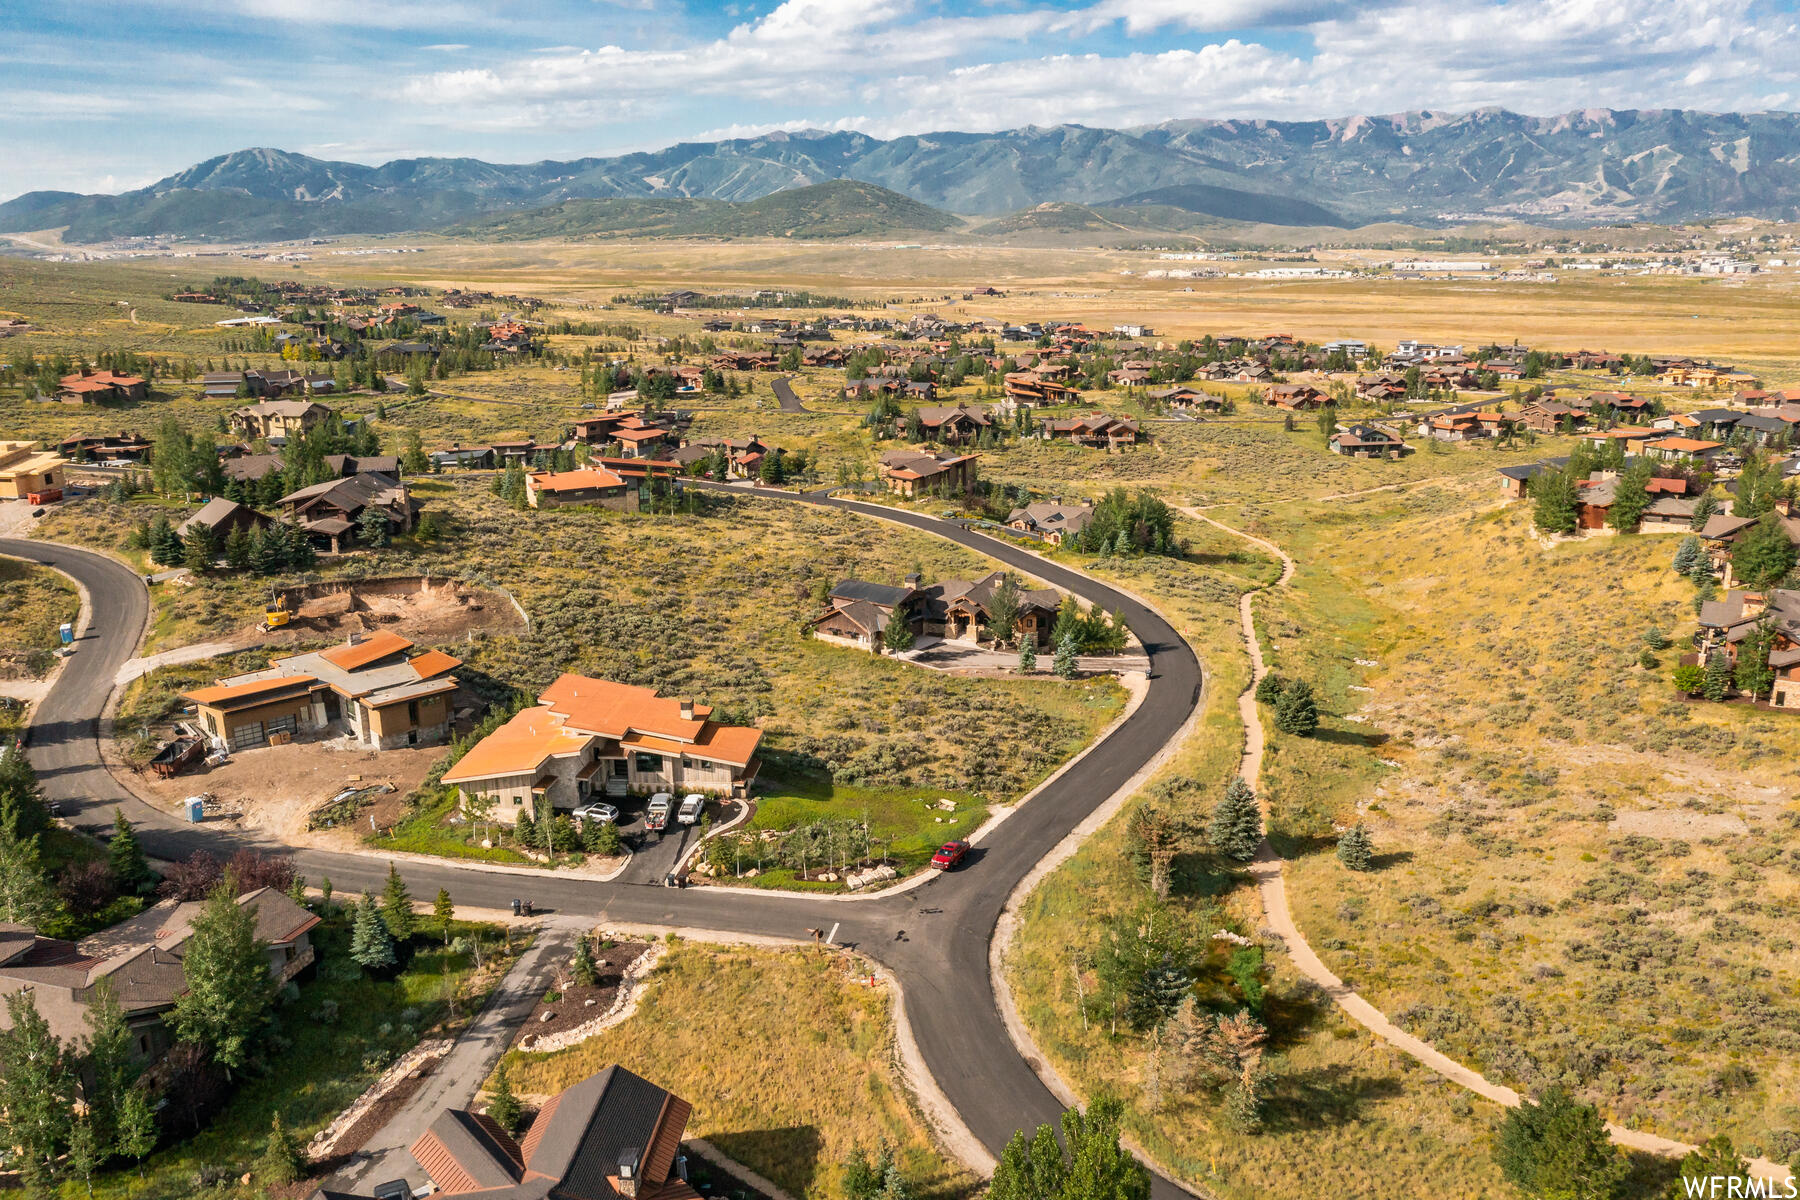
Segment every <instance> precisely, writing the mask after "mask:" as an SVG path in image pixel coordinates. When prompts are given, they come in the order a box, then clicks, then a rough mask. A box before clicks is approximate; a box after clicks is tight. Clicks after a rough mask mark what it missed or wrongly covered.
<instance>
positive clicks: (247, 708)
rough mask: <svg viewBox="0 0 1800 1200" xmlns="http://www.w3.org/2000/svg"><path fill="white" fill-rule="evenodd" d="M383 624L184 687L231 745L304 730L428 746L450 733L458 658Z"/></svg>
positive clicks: (381, 744) (384, 744) (206, 722)
mask: <svg viewBox="0 0 1800 1200" xmlns="http://www.w3.org/2000/svg"><path fill="white" fill-rule="evenodd" d="M415 649H417V647H415V646H414V645H413V643H412V642H410V641H408V640H407V639H406V638H403V637H401V636H400V635H399V634H397V633H390V632H387V631H385V630H384V631H382V632H380V633H372V634H366V635H353V636H352V637H351V639H350V640H349V641H348V642H346V643H345V644H344V645H342V646H334V647H332V648H331V649H329V650H315V651H312V652H311V653H308V654H295V655H291V656H289V657H287V658H278V659H276V660H275V661H274V662H272V663H270V664H269V666H268V667H267V668H265V669H264V670H261V671H252V672H249V673H247V674H244V675H233V676H231V677H230V678H227V679H220V680H218V681H217V682H216V683H214V684H213V686H211V687H203V688H196V689H194V690H193V691H189V692H183V693H181V698H182V699H183V700H187V701H189V702H190V703H192V704H193V705H194V707H195V709H196V710H197V712H198V714H199V718H200V724H201V726H202V727H203V728H204V729H205V730H206V732H207V733H208V734H210V735H211V736H212V737H215V738H217V739H219V740H220V741H222V742H224V743H225V745H226V746H227V747H229V748H230V749H232V750H249V749H252V748H254V747H257V746H264V745H268V744H269V743H270V742H271V741H273V740H275V739H278V738H284V737H288V738H291V737H292V736H294V735H295V734H298V733H310V732H317V731H336V732H338V733H342V734H347V735H348V736H349V737H350V738H351V739H352V740H353V741H354V742H355V743H356V745H358V746H360V747H365V748H367V749H370V750H392V749H395V748H397V747H400V746H429V745H433V744H435V743H437V742H441V741H443V740H444V739H445V738H446V737H448V736H449V733H450V716H451V698H452V695H453V694H454V693H455V691H456V689H457V686H458V685H457V680H456V676H455V675H454V674H453V673H452V672H454V671H455V670H456V668H458V667H460V666H462V662H461V660H459V659H455V658H452V657H450V656H449V655H448V654H445V653H444V652H443V651H441V650H426V651H424V652H423V653H420V654H413V653H411V651H413V650H415Z"/></svg>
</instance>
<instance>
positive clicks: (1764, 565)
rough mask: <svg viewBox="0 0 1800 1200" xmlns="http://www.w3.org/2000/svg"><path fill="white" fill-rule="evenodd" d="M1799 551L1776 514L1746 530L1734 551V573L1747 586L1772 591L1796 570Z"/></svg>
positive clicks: (1734, 546) (1733, 548) (1732, 564)
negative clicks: (1790, 572) (1797, 552)
mask: <svg viewBox="0 0 1800 1200" xmlns="http://www.w3.org/2000/svg"><path fill="white" fill-rule="evenodd" d="M1795 559H1796V551H1795V549H1794V543H1793V542H1791V541H1789V540H1788V535H1787V530H1786V529H1784V528H1782V525H1781V518H1780V517H1779V516H1777V515H1776V514H1775V513H1773V512H1768V513H1764V514H1763V517H1762V519H1761V520H1759V521H1758V522H1757V523H1756V524H1754V525H1752V526H1751V527H1750V528H1749V529H1747V530H1745V531H1744V533H1743V534H1742V535H1740V536H1739V537H1738V539H1737V542H1736V543H1735V544H1734V545H1733V546H1732V549H1731V571H1732V574H1733V575H1735V576H1736V577H1737V578H1738V580H1739V581H1741V582H1742V583H1743V585H1744V586H1745V587H1750V588H1770V587H1775V586H1776V585H1778V584H1780V583H1781V581H1782V580H1783V579H1785V578H1786V577H1787V573H1788V572H1789V571H1792V570H1793V569H1794V563H1795Z"/></svg>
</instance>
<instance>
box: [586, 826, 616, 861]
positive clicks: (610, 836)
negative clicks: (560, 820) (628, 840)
mask: <svg viewBox="0 0 1800 1200" xmlns="http://www.w3.org/2000/svg"><path fill="white" fill-rule="evenodd" d="M581 848H582V849H583V850H586V851H587V852H588V853H589V854H598V855H600V856H601V857H602V858H617V857H618V856H619V855H620V854H621V853H623V851H624V843H623V840H622V839H621V838H620V837H619V827H618V826H617V825H614V824H613V823H612V822H611V821H589V822H587V823H586V825H585V826H584V827H583V828H582V831H581Z"/></svg>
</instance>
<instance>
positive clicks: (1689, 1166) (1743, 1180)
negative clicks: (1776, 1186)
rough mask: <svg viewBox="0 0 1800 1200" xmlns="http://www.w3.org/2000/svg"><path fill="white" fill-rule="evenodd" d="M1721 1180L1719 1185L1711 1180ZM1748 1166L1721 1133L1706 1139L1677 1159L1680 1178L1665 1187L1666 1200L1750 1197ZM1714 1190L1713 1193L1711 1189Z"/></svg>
mask: <svg viewBox="0 0 1800 1200" xmlns="http://www.w3.org/2000/svg"><path fill="white" fill-rule="evenodd" d="M1715 1179H1718V1180H1724V1181H1725V1183H1724V1184H1723V1185H1720V1184H1714V1183H1713V1182H1712V1181H1713V1180H1715ZM1750 1183H1751V1177H1750V1164H1749V1163H1747V1162H1745V1161H1744V1160H1743V1158H1742V1157H1741V1156H1740V1155H1739V1154H1738V1152H1737V1147H1736V1146H1734V1145H1732V1142H1731V1139H1730V1138H1728V1137H1726V1136H1725V1135H1723V1134H1720V1135H1719V1136H1717V1137H1711V1138H1708V1139H1707V1140H1706V1141H1704V1142H1702V1143H1701V1144H1700V1145H1698V1146H1696V1147H1695V1148H1694V1149H1692V1150H1690V1151H1688V1153H1687V1156H1686V1157H1684V1158H1683V1159H1682V1160H1681V1176H1680V1178H1678V1179H1676V1180H1675V1182H1674V1183H1673V1184H1672V1185H1671V1186H1670V1188H1669V1200H1688V1198H1689V1197H1691V1196H1712V1195H1730V1194H1735V1195H1740V1196H1751V1195H1754V1194H1755V1193H1754V1192H1752V1191H1751V1190H1750V1187H1749V1185H1750ZM1715 1188H1716V1189H1717V1191H1714V1190H1713V1189H1715Z"/></svg>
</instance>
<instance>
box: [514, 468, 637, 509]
mask: <svg viewBox="0 0 1800 1200" xmlns="http://www.w3.org/2000/svg"><path fill="white" fill-rule="evenodd" d="M638 484H639V480H638V479H637V478H636V477H635V476H626V475H620V474H618V473H616V472H613V471H609V470H607V469H606V468H605V467H596V466H591V465H590V466H586V467H577V468H576V469H575V470H573V471H533V472H529V473H527V474H526V476H525V503H527V504H529V505H530V506H531V507H533V508H565V507H570V506H574V505H584V504H597V505H599V506H600V507H602V508H610V509H614V510H616V511H618V512H637V511H638V507H639V491H638Z"/></svg>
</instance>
